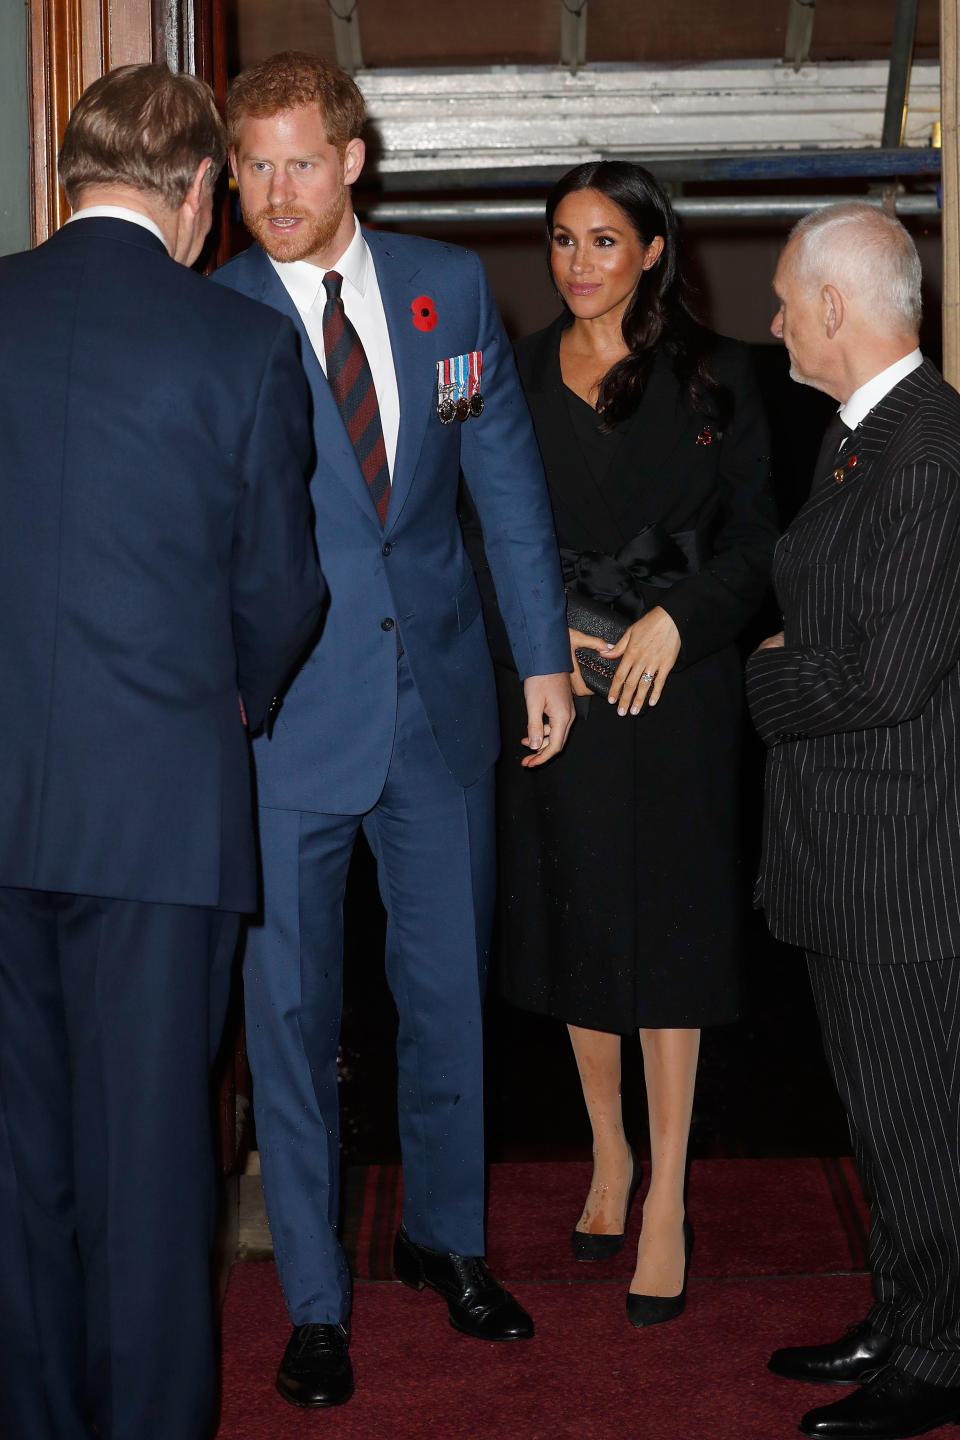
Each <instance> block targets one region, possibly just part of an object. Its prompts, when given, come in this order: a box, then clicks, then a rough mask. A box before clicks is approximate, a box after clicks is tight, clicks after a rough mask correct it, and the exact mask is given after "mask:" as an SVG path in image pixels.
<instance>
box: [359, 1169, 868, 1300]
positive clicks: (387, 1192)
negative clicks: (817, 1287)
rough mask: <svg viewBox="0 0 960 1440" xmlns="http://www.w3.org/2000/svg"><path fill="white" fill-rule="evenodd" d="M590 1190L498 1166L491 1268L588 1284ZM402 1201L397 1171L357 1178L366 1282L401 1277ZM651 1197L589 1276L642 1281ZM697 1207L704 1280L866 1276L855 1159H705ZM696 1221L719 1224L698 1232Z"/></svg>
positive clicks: (695, 1182)
mask: <svg viewBox="0 0 960 1440" xmlns="http://www.w3.org/2000/svg"><path fill="white" fill-rule="evenodd" d="M648 1174H649V1172H648V1171H647V1170H646V1169H645V1172H644V1182H646V1180H647V1178H648ZM589 1184H590V1166H589V1164H586V1163H585V1164H576V1163H570V1164H545V1163H543V1162H540V1163H536V1164H525V1165H493V1166H491V1169H490V1197H489V1220H488V1225H487V1232H488V1234H489V1237H490V1242H489V1243H490V1250H489V1257H488V1258H489V1260H490V1265H491V1267H492V1268H493V1269H494V1270H495V1271H496V1273H497V1274H498V1275H502V1276H509V1277H510V1279H511V1280H517V1281H520V1280H584V1279H585V1278H587V1277H586V1276H585V1274H584V1266H583V1265H582V1264H581V1263H578V1262H577V1261H576V1260H574V1258H573V1256H572V1255H571V1254H570V1246H569V1244H568V1237H569V1233H570V1230H571V1229H572V1227H573V1224H574V1221H575V1220H576V1219H577V1216H578V1215H579V1214H580V1209H581V1207H582V1205H583V1200H584V1196H585V1195H586V1193H587V1187H588V1185H589ZM402 1193H403V1192H402V1182H401V1179H400V1170H399V1166H396V1165H370V1166H361V1167H357V1169H356V1170H354V1171H353V1172H351V1175H350V1178H349V1181H348V1189H347V1199H346V1207H345V1210H346V1218H345V1222H344V1245H345V1248H346V1250H347V1254H348V1255H349V1257H350V1266H351V1269H352V1271H353V1274H354V1275H356V1276H357V1278H358V1279H363V1280H388V1279H390V1278H391V1277H392V1275H393V1271H392V1269H391V1266H390V1255H391V1249H392V1246H393V1237H394V1234H395V1233H396V1229H397V1225H398V1223H399V1220H400V1203H401V1199H402ZM641 1197H642V1190H641ZM641 1197H638V1200H637V1203H636V1204H635V1205H634V1208H633V1213H632V1215H631V1217H630V1225H629V1226H628V1236H627V1240H628V1243H627V1244H626V1245H625V1246H624V1248H623V1250H622V1251H621V1253H620V1255H619V1256H617V1258H616V1259H615V1260H610V1261H607V1262H606V1263H605V1264H604V1265H603V1266H602V1267H601V1266H594V1267H591V1269H592V1270H593V1271H594V1272H595V1274H596V1276H597V1277H601V1276H602V1277H603V1278H604V1279H608V1278H610V1277H612V1276H621V1275H623V1276H627V1277H629V1276H630V1275H632V1274H633V1266H634V1259H635V1256H634V1254H633V1253H632V1251H633V1248H634V1246H635V1245H636V1241H637V1237H638V1236H639V1233H640V1218H641V1216H640V1203H639V1200H640V1198H641ZM688 1200H689V1206H690V1215H691V1217H692V1218H693V1222H694V1225H696V1226H697V1245H696V1249H695V1251H694V1256H693V1271H692V1273H693V1274H694V1275H784V1274H798V1275H811V1274H812V1275H819V1274H833V1272H834V1271H837V1270H865V1269H866V1263H867V1262H866V1244H867V1215H866V1207H865V1205H864V1201H863V1197H862V1195H861V1193H860V1186H859V1183H858V1181H857V1178H856V1173H855V1171H854V1169H853V1164H852V1162H851V1161H850V1160H849V1159H846V1158H843V1159H836V1158H827V1159H787V1160H695V1161H694V1162H693V1164H692V1165H691V1167H690V1185H689V1194H688ZM698 1216H703V1217H704V1219H706V1218H707V1217H709V1223H705V1224H703V1225H698V1223H697V1220H698ZM631 1242H632V1244H631Z"/></svg>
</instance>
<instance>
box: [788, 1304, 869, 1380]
mask: <svg viewBox="0 0 960 1440" xmlns="http://www.w3.org/2000/svg"><path fill="white" fill-rule="evenodd" d="M894 1348H895V1342H894V1341H893V1340H892V1339H891V1338H890V1336H889V1335H881V1333H880V1331H879V1330H874V1329H873V1327H872V1326H871V1324H870V1322H869V1320H860V1321H859V1322H858V1323H857V1324H856V1325H851V1326H850V1329H849V1330H848V1331H847V1332H846V1334H845V1335H841V1337H840V1339H839V1340H832V1341H831V1342H830V1343H829V1344H828V1345H793V1346H791V1347H790V1348H789V1349H786V1350H774V1352H773V1354H772V1355H771V1356H770V1359H769V1360H768V1361H767V1369H768V1370H772V1371H773V1373H774V1375H785V1376H786V1377H787V1379H788V1380H817V1381H819V1382H820V1384H822V1385H862V1384H863V1382H864V1381H865V1380H869V1379H870V1376H871V1375H875V1374H876V1373H877V1371H878V1370H881V1369H882V1368H883V1366H884V1365H886V1363H887V1361H888V1359H889V1358H890V1356H891V1355H892V1354H893V1351H894Z"/></svg>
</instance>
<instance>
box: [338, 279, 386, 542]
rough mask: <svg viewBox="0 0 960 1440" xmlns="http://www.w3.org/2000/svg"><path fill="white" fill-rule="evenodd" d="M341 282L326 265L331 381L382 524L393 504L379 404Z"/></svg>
mask: <svg viewBox="0 0 960 1440" xmlns="http://www.w3.org/2000/svg"><path fill="white" fill-rule="evenodd" d="M342 284H343V276H342V275H339V274H338V273H337V271H336V270H328V271H327V273H326V275H324V277H323V288H324V290H326V292H327V302H326V304H325V305H324V307H323V348H324V350H325V351H326V353H327V383H328V384H329V386H330V389H331V391H332V392H333V398H334V400H336V402H337V407H338V409H339V411H340V414H341V415H342V416H343V423H344V425H346V427H347V434H348V435H349V436H350V439H351V441H352V442H353V448H354V450H355V451H356V455H357V459H358V460H359V462H360V469H361V470H362V471H363V478H364V480H366V482H367V484H368V486H369V487H370V497H371V499H372V500H373V503H374V505H375V506H376V507H377V514H378V515H379V516H380V523H381V525H384V524H386V519H387V506H388V504H389V503H390V469H389V466H388V465H387V452H386V448H385V447H384V443H383V427H382V425H381V423H380V404H379V402H378V400H377V392H376V388H375V387H374V383H373V376H372V375H371V373H370V366H369V364H368V362H367V357H366V354H365V352H364V348H363V346H362V345H361V343H360V336H359V335H358V334H357V332H356V330H355V329H354V328H353V326H352V325H351V323H350V321H349V320H348V318H347V314H346V311H345V310H344V308H343V301H342V299H341V298H340V287H341V285H342Z"/></svg>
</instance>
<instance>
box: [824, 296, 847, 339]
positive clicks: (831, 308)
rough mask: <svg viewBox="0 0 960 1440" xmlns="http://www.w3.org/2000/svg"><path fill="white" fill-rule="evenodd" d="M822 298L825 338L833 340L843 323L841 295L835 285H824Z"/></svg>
mask: <svg viewBox="0 0 960 1440" xmlns="http://www.w3.org/2000/svg"><path fill="white" fill-rule="evenodd" d="M822 298H823V321H824V328H825V330H826V332H827V339H828V340H833V339H834V337H835V336H836V333H837V331H838V330H839V329H840V326H841V325H842V324H843V296H842V295H841V294H840V291H839V290H838V289H837V287H836V286H835V285H824V287H823V292H822Z"/></svg>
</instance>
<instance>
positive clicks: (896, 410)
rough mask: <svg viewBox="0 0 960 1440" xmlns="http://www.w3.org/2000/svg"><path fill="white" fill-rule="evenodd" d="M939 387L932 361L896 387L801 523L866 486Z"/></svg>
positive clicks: (860, 430) (868, 418) (861, 428)
mask: <svg viewBox="0 0 960 1440" xmlns="http://www.w3.org/2000/svg"><path fill="white" fill-rule="evenodd" d="M939 383H940V376H939V373H938V372H937V369H936V367H935V366H934V365H931V363H930V361H929V360H925V361H924V362H923V364H922V365H920V366H918V368H917V369H916V370H912V371H911V372H910V374H909V375H907V376H906V378H905V379H903V380H901V381H900V383H899V384H898V385H894V387H893V389H892V390H889V391H888V392H887V394H886V395H884V397H883V399H882V400H880V401H879V402H878V403H877V404H876V405H875V406H874V407H873V409H872V410H871V411H869V413H868V414H866V415H865V416H864V417H863V419H862V420H861V422H860V424H859V425H858V426H857V428H856V430H854V432H853V434H852V435H851V437H850V439H849V440H848V441H847V444H846V445H845V447H844V453H843V455H842V456H841V457H840V460H839V461H838V463H837V465H836V466H835V467H834V469H833V470H830V471H828V472H827V475H826V477H825V479H824V480H823V481H822V482H821V483H820V484H819V485H817V487H816V488H815V489H814V491H813V492H812V494H811V495H810V498H809V500H808V501H807V503H806V504H805V505H804V506H803V508H802V509H801V510H800V511H799V513H798V515H797V517H796V518H797V519H798V520H800V519H803V518H805V517H806V516H807V515H813V514H815V513H817V512H819V511H820V510H821V509H822V508H823V506H825V505H830V504H832V503H834V501H835V500H836V499H837V497H838V496H839V495H840V494H841V493H843V494H849V493H850V490H851V489H853V488H854V487H856V486H859V485H862V484H863V482H864V480H866V479H867V478H868V476H869V475H870V472H871V471H872V469H873V467H874V464H875V462H876V460H877V458H878V456H880V455H882V454H883V452H884V451H885V450H886V449H887V447H888V445H889V444H890V441H891V440H892V439H893V436H894V435H895V433H896V431H897V430H898V429H899V428H900V426H901V425H902V424H903V422H904V420H906V418H907V416H908V415H909V414H910V412H911V410H912V409H913V408H914V406H915V405H916V403H917V401H918V400H920V399H921V398H922V397H923V396H924V395H927V394H929V393H930V392H931V391H932V390H934V389H936V387H937V386H938V385H939ZM838 471H842V475H841V477H840V479H839V481H838V480H837V479H836V478H835V477H836V475H837V472H838Z"/></svg>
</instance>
